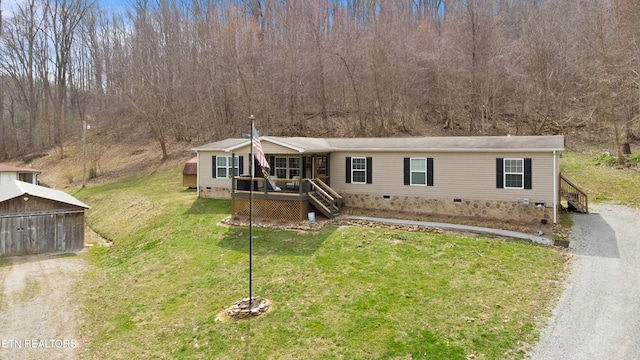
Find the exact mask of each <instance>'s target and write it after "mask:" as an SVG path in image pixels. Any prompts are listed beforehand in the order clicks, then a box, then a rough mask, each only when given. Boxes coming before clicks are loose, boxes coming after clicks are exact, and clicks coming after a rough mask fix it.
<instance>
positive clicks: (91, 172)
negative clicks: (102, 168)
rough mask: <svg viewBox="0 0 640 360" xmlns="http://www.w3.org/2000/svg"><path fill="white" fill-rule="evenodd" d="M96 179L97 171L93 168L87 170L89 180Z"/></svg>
mask: <svg viewBox="0 0 640 360" xmlns="http://www.w3.org/2000/svg"><path fill="white" fill-rule="evenodd" d="M96 177H98V170H97V169H96V167H95V166H92V167H90V168H89V179H95V178H96Z"/></svg>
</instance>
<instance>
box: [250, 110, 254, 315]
mask: <svg viewBox="0 0 640 360" xmlns="http://www.w3.org/2000/svg"><path fill="white" fill-rule="evenodd" d="M249 119H250V120H251V130H250V132H249V134H251V155H250V156H249V158H250V159H251V160H250V161H249V166H250V167H251V171H250V174H251V179H250V181H249V310H251V309H253V307H252V306H251V303H252V299H251V296H252V288H251V286H252V284H251V277H252V276H251V271H252V269H251V266H252V263H251V258H252V256H251V245H252V242H253V177H254V176H255V171H254V167H255V166H254V165H255V162H254V160H253V141H254V140H253V129H254V127H253V120H255V118H254V117H253V115H251V116H249Z"/></svg>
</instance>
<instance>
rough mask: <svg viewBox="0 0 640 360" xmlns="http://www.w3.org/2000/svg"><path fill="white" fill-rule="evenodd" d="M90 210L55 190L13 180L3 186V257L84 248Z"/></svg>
mask: <svg viewBox="0 0 640 360" xmlns="http://www.w3.org/2000/svg"><path fill="white" fill-rule="evenodd" d="M88 208H89V206H87V205H85V204H84V203H82V202H81V201H80V200H78V199H76V198H74V197H73V196H71V195H69V194H67V193H65V192H62V191H58V190H54V189H49V188H46V187H43V186H39V185H34V184H31V183H27V182H23V181H19V180H13V181H3V182H2V183H1V184H0V257H3V256H15V255H30V254H41V253H49V252H67V251H78V250H82V249H83V248H84V211H85V210H86V209H88Z"/></svg>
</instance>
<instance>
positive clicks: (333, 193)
mask: <svg viewBox="0 0 640 360" xmlns="http://www.w3.org/2000/svg"><path fill="white" fill-rule="evenodd" d="M313 183H314V184H317V185H319V186H320V187H321V188H323V189H326V190H327V192H329V193H330V194H331V195H332V196H333V198H334V199H342V196H341V195H340V194H338V193H337V192H336V191H335V190H333V189H332V188H331V186H329V185H327V184H326V183H325V182H324V181H322V180H320V179H318V178H316V179H314V181H313Z"/></svg>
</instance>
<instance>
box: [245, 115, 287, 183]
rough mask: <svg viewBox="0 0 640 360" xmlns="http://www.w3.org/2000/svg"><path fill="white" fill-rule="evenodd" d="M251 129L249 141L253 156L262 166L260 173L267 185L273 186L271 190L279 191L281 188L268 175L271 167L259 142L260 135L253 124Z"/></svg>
mask: <svg viewBox="0 0 640 360" xmlns="http://www.w3.org/2000/svg"><path fill="white" fill-rule="evenodd" d="M252 127H253V129H252V131H253V135H252V136H251V143H252V144H253V149H254V150H255V151H256V153H255V157H256V159H257V160H258V163H259V164H260V166H261V167H262V175H263V176H264V178H265V179H267V181H268V182H269V185H271V187H272V188H273V190H275V191H280V190H281V189H280V188H279V187H278V185H276V182H275V181H273V179H272V178H271V177H270V176H269V171H268V170H269V169H271V167H270V166H269V162H268V161H267V158H266V157H265V156H264V150H262V144H261V143H260V136H259V135H258V130H256V127H255V125H252Z"/></svg>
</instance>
